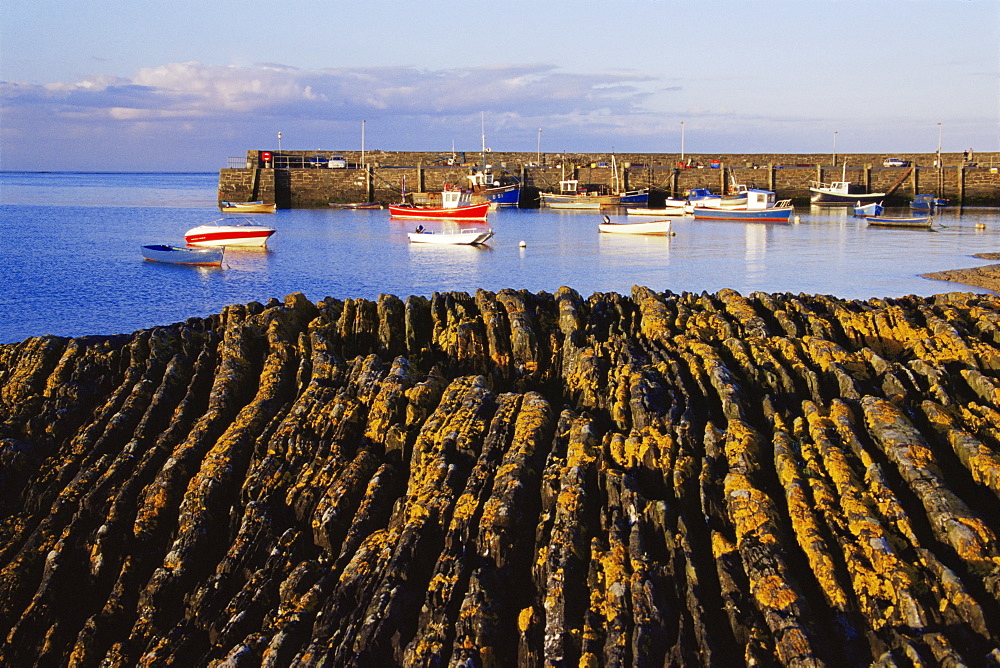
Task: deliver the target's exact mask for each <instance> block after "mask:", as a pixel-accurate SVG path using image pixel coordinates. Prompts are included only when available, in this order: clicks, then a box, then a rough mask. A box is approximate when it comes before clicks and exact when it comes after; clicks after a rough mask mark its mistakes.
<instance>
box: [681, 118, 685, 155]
mask: <svg viewBox="0 0 1000 668" xmlns="http://www.w3.org/2000/svg"><path fill="white" fill-rule="evenodd" d="M681 162H684V121H681Z"/></svg>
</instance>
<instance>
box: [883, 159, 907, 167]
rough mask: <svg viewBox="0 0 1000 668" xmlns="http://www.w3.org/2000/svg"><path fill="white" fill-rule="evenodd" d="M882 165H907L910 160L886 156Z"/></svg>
mask: <svg viewBox="0 0 1000 668" xmlns="http://www.w3.org/2000/svg"><path fill="white" fill-rule="evenodd" d="M882 166H883V167H909V166H910V161H909V160H903V159H902V158H886V159H885V161H884V162H883V163H882Z"/></svg>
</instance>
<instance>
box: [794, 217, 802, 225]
mask: <svg viewBox="0 0 1000 668" xmlns="http://www.w3.org/2000/svg"><path fill="white" fill-rule="evenodd" d="M801 220H802V219H801V218H799V217H798V216H795V222H796V224H798V223H799V222H800V221H801Z"/></svg>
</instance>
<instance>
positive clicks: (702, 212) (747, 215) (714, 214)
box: [693, 207, 793, 223]
mask: <svg viewBox="0 0 1000 668" xmlns="http://www.w3.org/2000/svg"><path fill="white" fill-rule="evenodd" d="M792 211H793V209H792V207H781V208H773V209H764V210H762V211H741V210H739V209H708V208H702V207H695V208H694V212H693V213H694V218H695V220H742V221H754V220H762V221H766V222H779V223H780V222H788V219H789V218H790V217H791V215H792Z"/></svg>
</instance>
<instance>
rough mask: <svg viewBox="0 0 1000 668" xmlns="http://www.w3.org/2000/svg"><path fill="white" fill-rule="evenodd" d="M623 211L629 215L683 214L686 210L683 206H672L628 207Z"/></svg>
mask: <svg viewBox="0 0 1000 668" xmlns="http://www.w3.org/2000/svg"><path fill="white" fill-rule="evenodd" d="M625 213H626V214H628V215H630V216H683V215H684V214H685V213H686V212H685V211H684V207H683V206H679V207H678V206H672V207H669V208H666V209H643V208H641V207H636V208H628V209H625Z"/></svg>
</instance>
